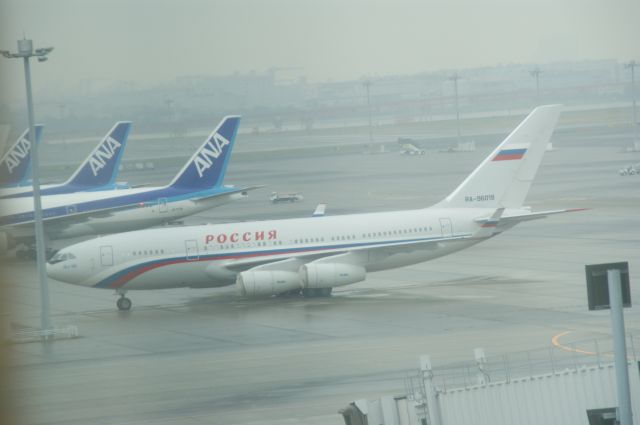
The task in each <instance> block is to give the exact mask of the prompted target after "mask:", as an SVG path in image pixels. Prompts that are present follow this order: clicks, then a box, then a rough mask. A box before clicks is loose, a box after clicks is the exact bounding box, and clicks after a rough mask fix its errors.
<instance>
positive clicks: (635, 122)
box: [624, 61, 640, 143]
mask: <svg viewBox="0 0 640 425" xmlns="http://www.w3.org/2000/svg"><path fill="white" fill-rule="evenodd" d="M636 66H640V64H639V63H637V62H636V61H630V62H627V63H625V64H624V67H625V68H627V69H630V70H631V99H632V103H633V122H632V123H631V127H632V128H633V143H635V142H637V141H638V128H637V127H638V118H636V79H635V68H636Z"/></svg>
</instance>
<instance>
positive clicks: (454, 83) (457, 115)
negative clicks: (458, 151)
mask: <svg viewBox="0 0 640 425" xmlns="http://www.w3.org/2000/svg"><path fill="white" fill-rule="evenodd" d="M459 79H460V76H459V75H458V73H457V72H455V73H454V74H453V75H452V76H451V77H449V80H451V81H453V89H454V93H455V102H456V131H457V134H458V143H460V108H459V105H458V80H459Z"/></svg>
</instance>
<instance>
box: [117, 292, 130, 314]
mask: <svg viewBox="0 0 640 425" xmlns="http://www.w3.org/2000/svg"><path fill="white" fill-rule="evenodd" d="M118 294H120V298H118V301H116V305H117V306H118V310H120V311H129V310H131V305H132V304H133V303H132V302H131V300H130V299H129V298H127V297H125V294H126V292H118Z"/></svg>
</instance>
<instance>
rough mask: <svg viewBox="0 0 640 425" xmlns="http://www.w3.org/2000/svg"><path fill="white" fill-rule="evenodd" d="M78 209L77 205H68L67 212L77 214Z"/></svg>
mask: <svg viewBox="0 0 640 425" xmlns="http://www.w3.org/2000/svg"><path fill="white" fill-rule="evenodd" d="M77 211H78V209H77V208H76V206H75V205H67V214H75V213H76V212H77Z"/></svg>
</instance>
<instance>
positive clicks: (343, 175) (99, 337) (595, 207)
mask: <svg viewBox="0 0 640 425" xmlns="http://www.w3.org/2000/svg"><path fill="white" fill-rule="evenodd" d="M618 134H619V131H618V130H617V129H610V130H609V131H594V132H593V134H590V135H589V134H588V133H585V131H580V132H572V131H570V130H565V131H561V132H559V133H558V135H557V137H554V139H553V144H554V148H556V150H555V151H552V152H548V153H547V155H546V157H545V160H544V162H543V164H542V166H541V168H540V170H539V172H538V177H537V179H536V181H535V182H534V184H533V187H532V189H531V191H530V193H529V197H528V204H529V205H531V206H532V207H533V209H534V210H543V209H559V208H589V210H587V211H582V212H576V213H571V214H563V215H559V216H554V217H550V218H547V219H544V220H537V221H533V222H529V223H524V224H520V225H518V226H517V227H516V228H514V229H512V230H510V231H508V232H506V233H504V234H502V235H499V236H498V237H495V238H493V239H492V240H490V241H487V242H484V243H482V244H479V245H477V246H475V247H472V248H470V249H467V250H465V251H461V252H459V253H456V254H453V255H450V256H447V257H444V258H441V259H438V260H435V261H431V262H427V263H423V264H418V265H415V266H411V267H406V268H401V269H397V270H389V271H384V272H379V273H373V274H370V275H369V276H368V277H367V280H366V281H364V282H361V283H358V284H354V285H349V286H346V287H342V288H336V289H334V295H333V296H332V297H331V298H327V299H305V298H270V299H258V300H252V299H242V298H240V297H239V296H238V295H236V293H235V289H234V288H233V287H228V288H222V289H198V290H196V289H175V290H166V291H150V292H130V293H129V297H130V298H131V299H132V301H133V303H134V307H133V310H132V311H130V312H119V311H117V309H116V307H115V300H116V296H115V295H114V294H113V293H111V292H110V291H103V290H97V289H89V288H81V287H75V286H71V285H66V284H63V283H60V282H54V281H52V282H51V283H50V291H51V309H52V320H53V322H54V324H55V325H56V326H65V325H75V326H77V327H78V330H79V334H80V337H79V338H75V339H60V340H55V341H53V342H50V343H46V344H43V343H40V342H35V343H21V344H14V345H13V346H12V353H13V357H14V359H13V360H14V363H13V367H12V378H13V382H14V383H15V389H16V391H15V393H14V396H15V405H16V407H17V409H18V410H19V411H20V412H21V413H22V414H23V417H24V423H27V424H83V425H84V424H88V423H91V424H104V425H107V424H156V423H162V424H224V425H233V424H289V423H291V424H294V423H306V424H336V425H337V424H342V423H343V421H342V419H341V417H340V416H339V415H338V414H337V411H338V409H340V408H342V407H344V406H346V405H347V404H348V403H349V402H351V401H352V400H355V399H358V398H374V397H378V396H380V395H383V394H400V393H402V392H403V381H402V379H403V377H404V375H405V374H406V372H407V371H411V370H412V369H415V368H417V365H418V356H419V355H421V354H429V355H431V358H432V361H433V363H434V366H437V365H438V364H447V363H450V362H453V361H460V360H469V359H472V358H473V349H474V348H476V347H483V348H484V349H485V351H486V352H487V353H488V354H501V353H508V352H514V351H522V350H528V349H538V348H544V347H547V346H549V345H550V341H551V338H552V337H553V336H554V335H558V334H560V333H562V332H566V331H569V332H570V333H569V334H567V335H565V336H563V341H564V342H569V341H580V340H586V339H590V338H604V337H607V335H608V334H609V326H610V322H609V315H608V312H606V311H601V312H589V311H588V310H587V300H586V285H585V277H584V265H585V264H590V263H603V262H613V261H629V262H630V268H631V281H632V300H633V303H634V304H638V303H640V286H639V285H637V284H634V282H635V283H637V282H638V280H639V278H640V262H639V260H640V214H638V210H639V209H640V177H639V176H627V177H622V176H619V175H618V169H619V168H622V167H623V166H626V165H629V164H631V163H635V162H638V161H640V154H638V153H636V154H623V153H621V152H620V150H621V142H620V139H619V137H617V135H618ZM586 136H589V137H586ZM499 141H500V139H497V140H495V142H494V143H490V144H489V143H487V144H485V143H482V144H478V149H477V151H475V152H468V153H457V154H445V153H437V152H436V151H435V150H434V151H432V152H429V153H428V154H427V155H426V156H424V157H405V156H401V155H399V154H398V153H387V154H379V155H367V154H362V153H353V152H351V153H340V152H335V153H333V154H327V155H323V156H314V155H304V154H301V155H299V156H298V157H296V158H291V157H290V156H287V157H286V158H279V157H278V156H277V155H275V156H270V157H268V158H266V159H264V160H260V159H252V160H246V161H243V162H238V161H235V162H234V161H233V159H232V162H231V164H230V167H229V173H228V178H227V182H228V183H233V184H236V185H242V184H265V185H267V187H265V188H264V189H261V190H258V191H255V192H252V193H251V195H250V198H249V199H246V200H243V201H239V202H236V203H233V204H230V205H226V206H223V207H221V208H217V209H213V210H210V211H208V212H207V213H206V214H201V215H198V216H195V217H190V218H188V219H185V222H186V223H192V224H198V223H205V222H230V221H237V220H253V219H271V218H278V217H281V218H287V217H299V216H306V215H310V214H311V212H312V211H313V209H314V208H315V205H316V204H317V203H319V202H326V203H328V214H345V213H357V212H366V211H383V210H395V209H407V208H420V207H426V206H429V205H431V204H433V203H435V202H437V201H439V200H440V199H441V198H443V197H444V196H446V195H447V194H448V193H449V192H450V191H452V190H453V189H454V188H455V186H456V185H457V184H458V183H459V182H460V181H462V179H463V178H464V177H466V175H467V174H468V173H470V172H471V171H472V170H473V168H474V167H475V166H476V165H477V164H478V163H479V162H480V161H481V160H482V158H483V157H484V156H485V155H486V154H487V153H488V152H489V151H490V150H491V148H492V147H494V146H495V144H497V143H498V142H499ZM240 142H241V140H239V141H238V143H240ZM129 177H130V178H131V179H133V178H135V179H140V180H141V181H144V180H145V179H146V181H145V182H148V183H158V182H161V181H162V180H164V179H168V178H169V177H168V176H167V175H166V173H163V172H162V170H153V171H147V172H141V173H137V174H136V173H131V174H130V175H129ZM135 183H138V181H136V182H135ZM271 191H296V192H301V193H303V194H304V196H305V200H304V202H301V203H296V204H286V205H273V204H270V203H269V202H268V195H269V193H270V192H271ZM4 267H5V269H6V271H7V276H6V279H5V280H6V282H5V284H6V285H7V286H8V289H9V292H8V294H7V295H6V296H7V297H8V300H9V303H10V305H11V311H10V315H9V319H10V322H11V324H12V326H13V328H14V329H18V328H37V327H38V325H39V321H40V317H39V312H40V310H39V289H38V285H37V282H36V278H35V266H34V263H32V262H16V261H12V262H8V263H5V265H4ZM625 319H626V322H627V331H629V332H635V333H638V332H640V308H639V307H638V306H634V307H633V308H631V309H627V310H626V311H625Z"/></svg>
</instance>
